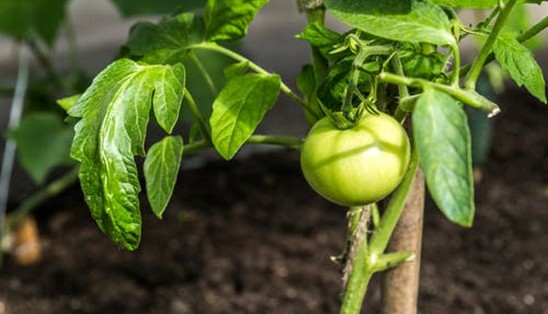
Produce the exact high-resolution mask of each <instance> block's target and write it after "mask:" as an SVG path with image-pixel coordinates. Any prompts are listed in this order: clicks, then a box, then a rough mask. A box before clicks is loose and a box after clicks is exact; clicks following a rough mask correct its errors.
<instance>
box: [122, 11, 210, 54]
mask: <svg viewBox="0 0 548 314" xmlns="http://www.w3.org/2000/svg"><path fill="white" fill-rule="evenodd" d="M199 32H200V29H199V25H197V24H196V23H195V20H194V14H193V13H183V14H179V15H176V16H173V17H170V18H165V19H162V20H161V21H160V22H159V23H158V24H153V23H150V22H140V23H137V24H135V25H134V26H133V27H132V28H131V31H130V33H129V38H128V42H127V43H126V44H125V47H126V48H127V49H128V50H129V53H130V55H131V56H133V57H136V58H142V59H141V61H143V62H146V63H149V64H175V63H178V62H181V61H182V60H184V58H185V56H186V51H187V47H188V46H189V45H191V44H193V43H197V42H199V41H200V40H201V38H200V35H199Z"/></svg>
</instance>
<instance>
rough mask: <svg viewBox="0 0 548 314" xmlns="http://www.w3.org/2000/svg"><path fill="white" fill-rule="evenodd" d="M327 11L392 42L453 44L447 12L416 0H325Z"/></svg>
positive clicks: (349, 23) (454, 43)
mask: <svg viewBox="0 0 548 314" xmlns="http://www.w3.org/2000/svg"><path fill="white" fill-rule="evenodd" d="M325 4H326V6H327V8H328V10H329V11H330V12H331V13H333V15H334V16H335V17H337V18H338V19H340V20H341V21H343V22H345V23H346V24H348V25H350V26H352V27H356V28H358V29H361V30H362V31H364V32H367V33H370V34H373V35H375V36H379V37H382V38H387V39H391V40H396V41H407V42H413V43H421V42H425V43H431V44H436V45H456V40H455V37H454V36H453V35H452V33H451V23H450V21H449V18H448V17H447V14H445V12H444V11H443V10H442V9H441V8H440V7H439V6H437V5H435V4H433V3H431V2H428V1H418V0H406V1H402V0H385V1H376V0H326V1H325Z"/></svg>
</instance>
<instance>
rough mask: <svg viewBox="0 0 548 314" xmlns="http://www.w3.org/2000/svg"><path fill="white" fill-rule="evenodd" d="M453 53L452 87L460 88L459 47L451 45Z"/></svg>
mask: <svg viewBox="0 0 548 314" xmlns="http://www.w3.org/2000/svg"><path fill="white" fill-rule="evenodd" d="M451 51H452V52H453V68H454V69H455V70H454V71H453V76H452V77H451V79H452V80H451V86H454V87H458V86H459V79H460V63H461V61H460V51H459V46H458V45H451Z"/></svg>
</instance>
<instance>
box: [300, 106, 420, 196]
mask: <svg viewBox="0 0 548 314" xmlns="http://www.w3.org/2000/svg"><path fill="white" fill-rule="evenodd" d="M409 159H410V144H409V138H408V136H407V134H406V132H405V130H404V129H403V127H402V126H401V125H400V124H399V123H398V122H397V121H396V120H395V119H394V118H392V117H391V116H389V115H386V114H384V113H380V114H379V115H373V114H365V115H364V117H363V118H362V120H360V122H359V123H358V124H357V125H355V126H354V127H353V128H350V129H345V130H339V129H337V128H336V127H335V126H334V125H333V124H332V123H331V121H330V120H329V118H328V117H324V118H322V119H320V120H319V121H318V122H317V123H316V124H315V125H314V126H313V127H312V129H311V130H310V132H309V134H308V136H307V138H306V140H305V142H304V144H303V147H302V150H301V169H302V171H303V174H304V177H305V179H306V181H307V182H308V183H309V184H310V186H311V187H312V189H313V190H314V191H316V192H317V193H318V194H320V195H321V196H322V197H324V198H326V199H327V200H329V201H331V202H333V203H336V204H339V205H343V206H361V205H366V204H370V203H373V202H376V201H378V200H381V199H383V198H384V197H386V196H387V195H388V194H390V193H391V192H392V191H393V190H394V189H395V188H396V187H397V186H398V185H399V183H400V182H401V180H402V179H403V176H404V174H405V172H406V170H407V167H408V165H409Z"/></svg>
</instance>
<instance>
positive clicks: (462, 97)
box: [379, 72, 500, 117]
mask: <svg viewBox="0 0 548 314" xmlns="http://www.w3.org/2000/svg"><path fill="white" fill-rule="evenodd" d="M379 78H380V79H381V80H383V81H385V82H388V83H392V84H404V85H407V86H412V87H419V88H422V89H424V88H435V89H438V90H440V91H443V92H445V93H447V94H449V95H451V96H453V97H454V98H455V99H457V100H459V101H461V102H463V103H464V104H466V105H469V106H471V107H473V108H477V109H480V110H483V111H486V112H488V113H489V116H490V117H491V116H494V115H496V114H498V113H499V112H500V108H499V106H498V105H497V104H495V103H494V102H492V101H490V100H489V99H487V98H485V97H483V96H482V95H480V94H478V93H477V92H476V91H473V90H463V89H461V88H459V87H456V86H449V85H444V84H440V83H435V82H430V81H427V80H424V79H420V78H410V77H405V76H399V75H396V74H392V73H388V72H382V73H381V74H379Z"/></svg>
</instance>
